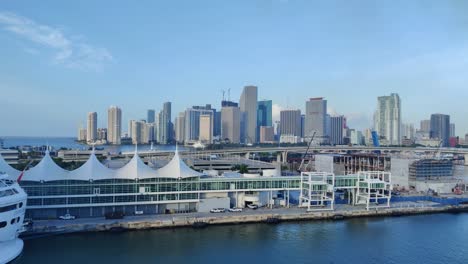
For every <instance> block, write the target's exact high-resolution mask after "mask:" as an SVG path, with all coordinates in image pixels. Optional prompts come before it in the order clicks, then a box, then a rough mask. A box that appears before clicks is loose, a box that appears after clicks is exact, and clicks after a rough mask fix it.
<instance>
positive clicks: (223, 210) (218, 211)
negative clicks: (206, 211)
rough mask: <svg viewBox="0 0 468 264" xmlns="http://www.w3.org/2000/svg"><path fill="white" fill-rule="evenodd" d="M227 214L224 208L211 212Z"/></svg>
mask: <svg viewBox="0 0 468 264" xmlns="http://www.w3.org/2000/svg"><path fill="white" fill-rule="evenodd" d="M224 212H226V209H224V208H213V209H211V210H210V213H224Z"/></svg>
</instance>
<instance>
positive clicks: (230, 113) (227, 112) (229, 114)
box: [221, 104, 240, 144]
mask: <svg viewBox="0 0 468 264" xmlns="http://www.w3.org/2000/svg"><path fill="white" fill-rule="evenodd" d="M221 139H222V140H226V139H227V140H229V142H230V143H234V144H238V143H240V108H239V107H237V106H235V105H233V104H231V105H230V106H224V107H223V108H221Z"/></svg>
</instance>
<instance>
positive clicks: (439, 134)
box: [430, 114, 450, 147]
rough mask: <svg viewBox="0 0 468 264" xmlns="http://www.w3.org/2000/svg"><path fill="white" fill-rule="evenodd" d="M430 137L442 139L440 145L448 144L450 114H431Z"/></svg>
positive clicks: (446, 145) (445, 145)
mask: <svg viewBox="0 0 468 264" xmlns="http://www.w3.org/2000/svg"><path fill="white" fill-rule="evenodd" d="M430 137H431V138H432V139H439V140H441V141H442V147H448V146H449V138H450V116H449V115H443V114H432V115H431V131H430Z"/></svg>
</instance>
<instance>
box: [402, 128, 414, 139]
mask: <svg viewBox="0 0 468 264" xmlns="http://www.w3.org/2000/svg"><path fill="white" fill-rule="evenodd" d="M401 133H402V134H401V136H402V138H406V139H409V140H414V137H415V136H414V134H415V131H414V125H413V124H401Z"/></svg>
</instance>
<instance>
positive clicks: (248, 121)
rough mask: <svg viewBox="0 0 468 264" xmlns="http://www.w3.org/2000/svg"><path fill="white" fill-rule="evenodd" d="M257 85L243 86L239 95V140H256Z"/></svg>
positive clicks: (253, 141) (249, 141)
mask: <svg viewBox="0 0 468 264" xmlns="http://www.w3.org/2000/svg"><path fill="white" fill-rule="evenodd" d="M257 97H258V88H257V86H245V87H244V90H243V91H242V94H241V97H240V102H239V105H240V111H241V142H242V143H256V142H257Z"/></svg>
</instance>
